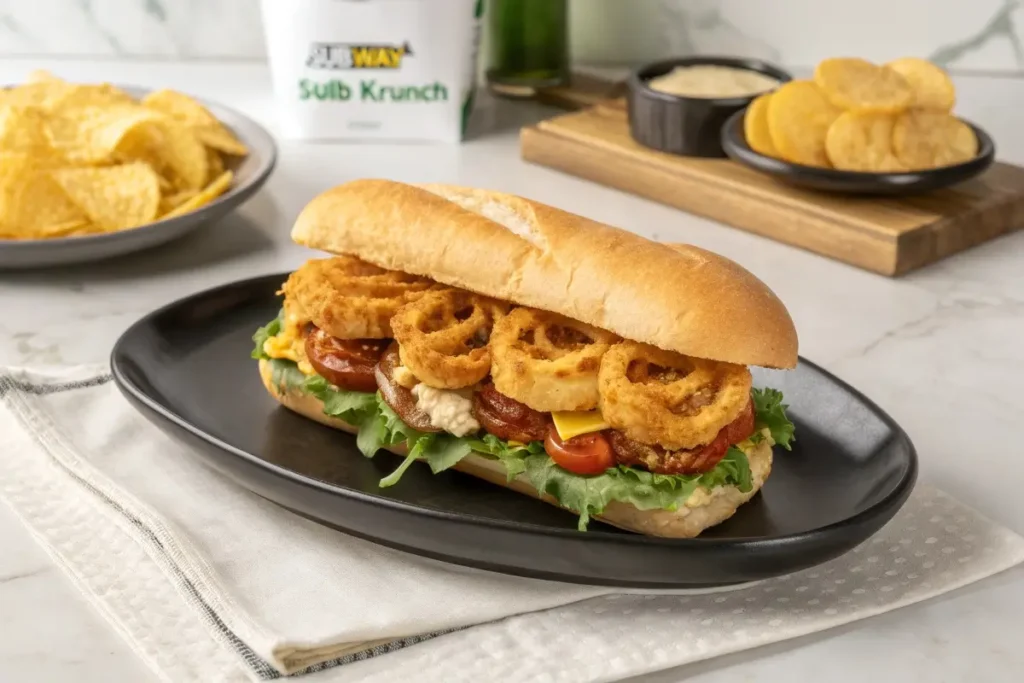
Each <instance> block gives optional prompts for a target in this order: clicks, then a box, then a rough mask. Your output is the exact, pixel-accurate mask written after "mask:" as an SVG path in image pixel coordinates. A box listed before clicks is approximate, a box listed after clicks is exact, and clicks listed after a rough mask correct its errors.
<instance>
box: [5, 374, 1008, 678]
mask: <svg viewBox="0 0 1024 683" xmlns="http://www.w3.org/2000/svg"><path fill="white" fill-rule="evenodd" d="M0 442H2V446H3V451H4V453H3V457H0V496H2V497H3V498H4V499H5V500H6V501H7V503H8V504H9V505H10V506H11V508H12V509H13V510H14V511H15V513H16V514H17V515H18V516H19V517H20V518H21V519H22V521H23V522H24V523H25V524H26V526H27V527H28V528H29V529H30V530H31V531H32V533H33V534H34V535H35V537H36V538H37V539H38V540H39V542H40V543H41V544H42V545H43V546H44V547H45V548H46V550H47V551H48V552H49V553H50V554H51V556H52V557H53V558H54V559H55V561H56V562H58V563H59V564H60V565H61V567H62V568H63V569H64V570H65V571H66V572H67V573H68V575H69V576H70V577H71V578H72V580H74V581H75V583H76V584H77V585H78V587H79V588H80V589H81V590H82V591H83V592H84V593H85V594H86V596H87V597H88V598H89V599H90V600H91V601H92V603H93V604H94V605H95V606H96V607H97V608H98V609H99V610H100V611H101V612H102V613H103V615H104V616H105V617H106V618H107V619H108V620H109V621H110V622H111V623H112V624H113V625H114V627H115V628H117V630H118V631H119V632H120V633H121V634H122V635H123V636H124V637H125V638H126V639H127V640H128V641H129V643H130V644H131V645H132V647H133V648H134V650H135V651H136V652H137V653H138V654H139V655H140V656H141V657H142V658H143V659H144V660H145V661H146V663H147V664H148V665H149V666H150V667H151V668H152V670H153V671H154V672H155V673H156V674H157V675H158V676H159V677H160V678H162V679H164V680H168V681H204V682H205V681H247V680H268V679H273V678H277V677H279V676H281V675H282V674H292V673H304V674H306V675H307V676H308V677H309V678H310V679H311V680H313V681H317V682H319V681H324V682H332V683H333V682H334V681H356V680H360V681H362V680H381V681H385V680H401V679H403V678H407V679H409V680H415V681H417V682H418V683H429V682H432V681H438V682H442V681H443V682H445V683H449V682H458V681H467V682H468V681H473V682H474V683H476V682H478V681H481V680H486V681H493V682H496V683H500V682H502V681H509V682H511V681H528V680H537V681H541V680H544V681H548V680H551V681H555V680H557V681H580V682H583V681H610V680H617V679H621V678H625V677H629V676H634V675H638V674H641V673H644V672H648V671H655V670H658V669H664V668H668V667H671V666H676V665H679V664H683V663H686V662H691V661H696V660H699V659H706V658H709V657H713V656H716V655H719V654H724V653H727V652H734V651H737V650H741V649H746V648H750V647H755V646H758V645H763V644H766V643H770V642H775V641H779V640H783V639H787V638H793V637H796V636H799V635H804V634H807V633H810V632H813V631H819V630H822V629H826V628H829V627H832V626H836V625H839V624H843V623H847V622H850V621H854V620H857V619H861V618H864V617H867V616H871V615H874V614H878V613H881V612H885V611H888V610H891V609H895V608H897V607H900V606H902V605H906V604H910V603H913V602H917V601H919V600H923V599H926V598H928V597H931V596H934V595H937V594H940V593H943V592H946V591H949V590H952V589H954V588H957V587H959V586H963V585H965V584H967V583H970V582H973V581H977V580H978V579H981V578H983V577H985V576H989V575H991V574H993V573H995V572H998V571H1001V570H1003V569H1006V568H1008V567H1010V566H1012V565H1014V564H1016V563H1019V562H1021V561H1024V539H1021V538H1020V537H1018V536H1017V535H1015V534H1013V533H1012V532H1010V531H1008V530H1006V529H1003V528H1001V527H999V526H997V525H995V524H993V523H991V522H989V521H988V520H985V519H984V518H982V517H980V516H979V515H978V514H977V513H975V512H973V511H972V510H970V509H968V508H966V507H965V506H962V505H960V504H959V503H957V502H955V501H954V500H952V499H950V498H949V497H948V496H946V495H944V494H942V493H940V492H937V491H935V490H932V489H928V488H925V487H919V489H918V491H917V492H916V493H915V494H914V495H913V497H912V498H911V500H910V502H909V503H908V504H907V505H906V507H905V508H904V510H903V511H901V513H900V514H899V515H898V516H897V518H896V519H895V520H894V521H893V522H892V523H890V524H889V525H888V526H887V527H886V528H885V529H884V530H883V531H882V532H880V533H879V534H878V535H877V536H876V537H874V538H873V539H871V540H870V541H868V542H867V543H865V544H864V545H862V546H861V547H860V548H858V549H856V550H855V551H853V552H852V553H850V554H848V555H846V556H844V557H841V558H839V559H837V560H835V561H833V562H831V563H829V564H826V565H824V566H822V567H819V568H815V569H811V570H808V571H805V572H801V573H799V574H795V575H791V576H787V577H782V578H779V579H774V580H770V581H765V582H761V583H759V584H754V585H749V586H744V587H739V588H734V589H731V590H728V591H717V592H714V591H711V592H703V593H702V592H691V593H685V592H676V593H673V594H613V593H612V591H610V590H609V589H604V588H592V587H585V586H573V585H564V584H559V583H552V582H545V581H536V580H531V579H524V578H516V577H509V576H503V575H498V574H492V573H489V572H482V571H476V570H470V569H465V568H460V567H457V566H450V565H445V564H441V563H438V562H434V561H431V560H426V559H423V558H419V557H416V556H412V555H408V554H405V553H401V552H398V551H393V550H389V549H386V548H382V547H378V546H376V545H373V544H371V543H368V542H365V541H362V540H359V539H355V538H351V537H348V536H345V535H344V534H341V533H338V532H336V531H333V530H330V529H327V528H325V527H321V526H319V525H317V524H315V523H313V522H310V521H308V520H305V519H303V518H300V517H298V516H296V515H293V514H291V513H289V512H287V511H285V510H282V509H280V508H278V507H276V506H275V505H273V504H271V503H269V502H267V501H265V500H263V499H261V498H259V497H257V496H255V495H253V494H250V493H249V492H248V491H246V490H245V489H243V488H241V487H239V486H237V485H235V484H234V483H233V482H231V481H229V480H227V479H225V478H223V477H221V476H220V475H219V474H217V473H215V472H213V471H211V470H209V469H208V468H207V467H205V466H204V465H202V464H201V463H200V461H199V460H198V459H197V458H193V457H191V455H190V454H189V453H188V452H187V450H186V449H185V448H184V447H182V446H180V445H178V444H177V443H175V442H173V441H172V440H170V439H169V438H167V437H165V436H164V435H163V434H162V433H161V432H160V431H159V430H157V429H156V428H155V427H154V426H152V425H150V424H149V423H148V422H147V421H146V420H145V419H144V418H143V417H141V416H140V415H139V414H137V413H136V412H135V410H134V409H132V407H131V406H130V405H129V404H128V403H127V402H126V401H125V400H124V399H123V398H122V397H121V395H120V393H119V392H118V391H117V389H116V388H115V387H114V385H113V383H112V381H111V380H110V377H109V374H107V371H106V369H105V368H99V367H86V368H71V369H67V370H64V371H60V372H54V371H48V372H47V373H41V372H31V371H27V370H21V369H0ZM467 627H468V628H467Z"/></svg>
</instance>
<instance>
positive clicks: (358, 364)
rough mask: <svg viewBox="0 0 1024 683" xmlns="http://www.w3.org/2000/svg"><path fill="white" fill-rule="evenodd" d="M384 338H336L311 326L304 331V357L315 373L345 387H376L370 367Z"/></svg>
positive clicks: (363, 389) (378, 356)
mask: <svg viewBox="0 0 1024 683" xmlns="http://www.w3.org/2000/svg"><path fill="white" fill-rule="evenodd" d="M385 346H387V340H381V339H338V338H337V337H332V336H331V335H329V334H327V333H326V332H324V331H323V330H321V329H318V328H316V327H314V328H313V329H312V330H310V332H309V334H308V335H306V357H307V358H309V364H310V365H312V366H313V369H314V370H316V373H317V374H318V375H320V376H321V377H323V378H324V379H326V380H327V381H328V382H330V383H331V384H333V385H334V386H336V387H339V388H341V389H348V390H349V391H365V392H368V393H372V392H374V391H376V390H377V380H376V378H375V377H374V376H373V368H374V366H375V365H377V360H378V359H379V358H380V356H381V354H382V353H384V347H385Z"/></svg>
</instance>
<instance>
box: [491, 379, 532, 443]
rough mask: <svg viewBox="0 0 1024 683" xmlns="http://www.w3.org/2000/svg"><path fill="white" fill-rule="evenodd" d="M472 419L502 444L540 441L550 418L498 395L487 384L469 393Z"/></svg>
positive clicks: (500, 394) (499, 393)
mask: <svg viewBox="0 0 1024 683" xmlns="http://www.w3.org/2000/svg"><path fill="white" fill-rule="evenodd" d="M473 417H474V418H476V421H477V422H479V423H480V424H481V425H483V428H484V429H486V430H487V432H488V433H489V434H494V435H495V436H496V437H498V438H499V439H505V440H506V441H522V442H523V443H528V442H530V441H541V440H542V439H544V438H545V437H546V436H547V434H548V425H549V424H550V423H551V418H550V417H549V416H548V415H547V414H545V413H540V412H537V411H536V410H534V409H533V408H530V407H529V406H527V405H525V404H522V403H520V402H519V401H517V400H515V399H513V398H509V397H508V396H506V395H505V394H502V393H501V392H499V391H498V390H497V389H495V388H494V385H493V384H492V383H490V382H488V383H487V384H485V385H484V386H483V388H481V389H480V391H478V392H476V393H474V394H473Z"/></svg>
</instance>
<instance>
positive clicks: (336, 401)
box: [299, 375, 377, 427]
mask: <svg viewBox="0 0 1024 683" xmlns="http://www.w3.org/2000/svg"><path fill="white" fill-rule="evenodd" d="M299 389H300V390H301V391H304V392H306V393H307V394H312V395H313V396H316V397H317V398H318V399H320V400H321V401H323V403H324V414H325V415H330V416H331V417H337V418H340V419H342V420H344V421H345V422H348V423H349V424H350V425H354V426H356V427H359V426H361V425H362V424H363V423H364V422H366V421H367V420H369V419H370V418H371V417H372V416H373V415H374V414H375V412H376V410H377V400H376V397H375V395H374V394H371V393H367V392H365V391H349V390H348V389H339V388H338V387H336V386H334V385H333V384H331V383H330V382H328V381H327V380H326V379H324V378H323V377H321V376H320V375H311V376H309V377H307V378H306V379H305V381H304V382H303V383H302V386H301V387H299Z"/></svg>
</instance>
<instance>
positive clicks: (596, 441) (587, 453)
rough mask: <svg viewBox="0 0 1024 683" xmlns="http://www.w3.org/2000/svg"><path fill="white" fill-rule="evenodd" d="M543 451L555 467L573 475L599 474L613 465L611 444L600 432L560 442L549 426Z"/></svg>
mask: <svg viewBox="0 0 1024 683" xmlns="http://www.w3.org/2000/svg"><path fill="white" fill-rule="evenodd" d="M544 450H546V451H547V452H548V455H550V456H551V459H552V460H554V461H555V464H556V465H558V466H559V467H561V468H562V469H563V470H567V471H569V472H572V473H573V474H601V473H602V472H604V471H605V470H607V469H608V468H609V467H612V466H614V465H615V457H614V456H613V455H612V447H611V444H609V443H608V439H607V438H606V437H605V435H604V434H603V433H602V432H591V433H590V434H580V435H579V436H574V437H573V438H571V439H569V440H567V441H562V437H560V436H559V435H558V430H556V429H555V425H551V427H550V428H549V429H548V436H547V438H546V439H545V440H544Z"/></svg>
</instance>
